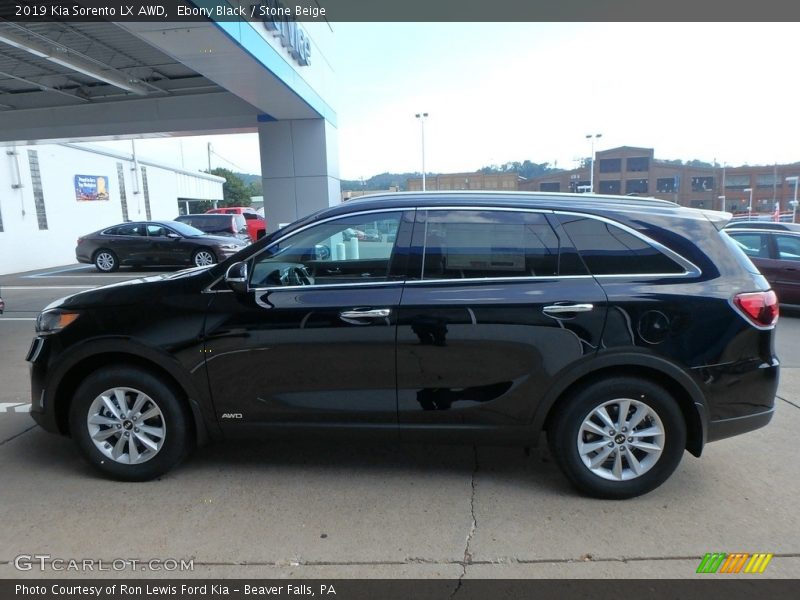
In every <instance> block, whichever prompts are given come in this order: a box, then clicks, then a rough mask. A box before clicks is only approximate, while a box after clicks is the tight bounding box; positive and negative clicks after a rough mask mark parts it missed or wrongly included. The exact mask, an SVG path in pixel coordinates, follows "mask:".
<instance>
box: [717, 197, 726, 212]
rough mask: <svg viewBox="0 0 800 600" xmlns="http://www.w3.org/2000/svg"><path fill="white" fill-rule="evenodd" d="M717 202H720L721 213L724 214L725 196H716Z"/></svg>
mask: <svg viewBox="0 0 800 600" xmlns="http://www.w3.org/2000/svg"><path fill="white" fill-rule="evenodd" d="M717 200H721V201H722V212H725V196H717Z"/></svg>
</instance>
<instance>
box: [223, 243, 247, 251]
mask: <svg viewBox="0 0 800 600" xmlns="http://www.w3.org/2000/svg"><path fill="white" fill-rule="evenodd" d="M220 248H222V249H223V250H241V249H242V248H244V246H243V245H241V244H223V245H222V246H220Z"/></svg>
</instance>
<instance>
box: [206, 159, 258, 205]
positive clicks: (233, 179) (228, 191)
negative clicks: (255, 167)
mask: <svg viewBox="0 0 800 600" xmlns="http://www.w3.org/2000/svg"><path fill="white" fill-rule="evenodd" d="M207 173H209V174H211V175H216V176H217V177H224V178H225V183H223V184H222V201H221V202H220V203H219V206H220V208H224V207H226V206H250V190H249V189H248V187H247V186H246V185H245V183H244V181H243V180H242V178H241V177H239V175H237V174H236V173H234V172H233V171H231V170H229V169H223V168H222V167H217V168H216V169H211V170H210V171H207Z"/></svg>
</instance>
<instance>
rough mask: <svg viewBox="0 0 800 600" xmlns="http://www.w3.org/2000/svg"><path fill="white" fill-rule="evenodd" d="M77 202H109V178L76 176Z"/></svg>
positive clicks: (103, 176) (102, 176)
mask: <svg viewBox="0 0 800 600" xmlns="http://www.w3.org/2000/svg"><path fill="white" fill-rule="evenodd" d="M75 200H77V201H78V202H87V201H91V200H108V177H106V176H105V175H75Z"/></svg>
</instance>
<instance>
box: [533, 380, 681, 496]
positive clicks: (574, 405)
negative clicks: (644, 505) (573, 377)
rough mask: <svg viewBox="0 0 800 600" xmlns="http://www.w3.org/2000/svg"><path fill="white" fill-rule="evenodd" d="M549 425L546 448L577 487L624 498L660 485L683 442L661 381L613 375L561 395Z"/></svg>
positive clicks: (677, 417) (677, 416)
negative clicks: (660, 383)
mask: <svg viewBox="0 0 800 600" xmlns="http://www.w3.org/2000/svg"><path fill="white" fill-rule="evenodd" d="M564 400H565V401H564V403H563V405H562V406H561V407H560V408H559V409H558V412H557V413H556V415H555V418H554V420H553V422H552V424H551V426H550V428H549V431H548V440H549V444H550V450H551V453H552V454H553V457H554V458H555V460H556V462H557V463H558V465H559V466H560V467H561V470H562V471H563V472H564V474H565V475H566V476H567V478H568V479H569V480H570V481H571V482H572V484H573V485H575V487H577V488H578V489H579V490H580V491H582V492H583V493H585V494H588V495H590V496H594V497H597V498H609V499H624V498H632V497H635V496H639V495H641V494H645V493H647V492H649V491H651V490H653V489H655V488H656V487H658V486H659V485H661V484H662V483H663V482H664V481H666V480H667V478H668V477H669V476H670V475H671V474H672V472H673V471H674V470H675V469H676V467H677V466H678V463H679V462H680V460H681V457H682V456H683V450H684V448H685V447H686V423H685V421H684V418H683V414H682V413H681V410H680V407H679V406H678V404H677V402H676V401H675V399H674V398H673V397H672V396H671V395H670V394H669V393H668V392H667V391H666V390H664V389H663V388H661V387H660V386H658V385H656V384H654V383H651V382H650V381H647V380H644V379H639V378H633V377H613V378H609V379H604V380H601V381H598V382H595V383H593V384H591V385H589V386H586V387H583V388H581V389H579V390H578V391H576V392H575V393H574V394H572V395H571V396H570V397H568V398H565V399H564Z"/></svg>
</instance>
